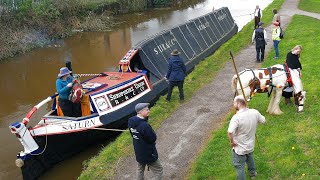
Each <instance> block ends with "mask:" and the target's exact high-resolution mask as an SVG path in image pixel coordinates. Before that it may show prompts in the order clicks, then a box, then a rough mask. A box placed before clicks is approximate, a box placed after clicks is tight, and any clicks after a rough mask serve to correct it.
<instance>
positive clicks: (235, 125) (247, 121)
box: [228, 95, 266, 180]
mask: <svg viewBox="0 0 320 180" xmlns="http://www.w3.org/2000/svg"><path fill="white" fill-rule="evenodd" d="M233 105H234V107H235V109H236V110H237V113H236V114H235V115H234V116H233V117H232V119H231V120H230V124H229V128H228V137H229V141H230V145H231V147H232V161H233V165H234V167H235V169H236V171H237V180H244V179H245V172H244V167H245V163H246V164H247V166H248V171H249V173H250V177H251V178H255V177H256V176H257V171H256V166H255V164H254V158H253V151H254V142H255V134H256V129H257V127H258V123H265V122H266V120H265V117H264V116H262V115H261V114H260V113H259V111H257V110H255V109H249V108H247V107H246V100H245V99H244V98H243V96H242V95H240V96H236V97H235V98H234V102H233Z"/></svg>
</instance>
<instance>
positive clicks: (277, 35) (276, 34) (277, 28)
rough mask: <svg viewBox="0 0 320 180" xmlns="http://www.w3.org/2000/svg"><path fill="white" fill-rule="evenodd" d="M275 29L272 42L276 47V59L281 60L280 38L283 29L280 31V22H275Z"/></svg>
mask: <svg viewBox="0 0 320 180" xmlns="http://www.w3.org/2000/svg"><path fill="white" fill-rule="evenodd" d="M273 25H274V28H273V30H272V41H273V47H274V51H275V53H276V55H275V57H274V59H278V58H279V48H278V47H279V43H280V41H281V38H280V33H281V29H280V24H279V22H277V21H275V22H273Z"/></svg>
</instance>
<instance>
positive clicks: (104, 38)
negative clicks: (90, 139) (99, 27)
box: [0, 0, 272, 180]
mask: <svg viewBox="0 0 320 180" xmlns="http://www.w3.org/2000/svg"><path fill="white" fill-rule="evenodd" d="M271 2H272V0H246V1H243V0H241V1H239V0H215V1H213V0H206V1H202V2H199V3H196V4H195V3H194V2H190V3H189V4H180V5H177V6H175V7H173V8H171V9H159V10H152V11H148V12H143V13H135V14H130V15H124V16H119V17H117V18H118V20H117V21H118V22H120V24H119V25H118V26H116V27H115V28H114V29H112V30H111V31H108V32H85V33H79V34H77V35H75V36H73V37H71V38H67V39H64V40H59V41H57V42H55V43H53V44H51V45H48V46H47V47H44V48H39V49H35V50H33V51H31V52H29V53H26V54H23V55H20V56H17V57H14V58H10V59H7V60H5V61H3V62H1V63H0V77H1V78H0V84H1V90H0V91H1V93H0V101H1V103H0V129H1V130H0V137H1V138H0V143H1V147H0V159H1V160H2V163H1V164H0V179H18V180H19V179H22V176H21V172H20V169H19V168H17V167H16V166H15V164H14V161H15V159H16V158H15V157H16V155H17V153H18V152H19V151H21V150H23V147H22V145H21V144H20V143H19V141H18V140H17V139H16V137H15V136H14V135H13V134H11V132H10V130H9V128H8V126H9V125H10V124H11V123H13V122H16V121H21V120H22V119H23V117H25V115H26V114H27V113H28V112H29V111H30V110H31V109H32V107H33V106H34V105H36V104H37V103H39V102H40V101H41V100H43V99H45V98H46V97H48V96H50V95H52V94H54V93H55V80H56V78H57V74H58V73H59V69H60V68H61V67H63V66H64V65H65V60H66V59H68V58H70V59H71V61H72V67H73V72H74V73H99V72H104V71H115V70H117V64H118V61H119V60H120V59H121V58H122V57H123V56H124V55H125V53H126V52H127V51H128V50H129V49H130V48H131V47H132V46H133V45H134V44H136V43H138V42H139V41H141V40H144V39H146V38H147V37H148V36H151V35H154V34H156V33H158V32H160V31H162V30H164V29H168V28H170V27H173V26H175V25H178V24H180V23H182V22H185V21H187V20H189V19H192V18H195V17H198V16H201V15H204V14H206V13H208V12H210V11H212V7H215V8H216V9H217V8H220V7H223V6H227V7H229V9H230V11H231V14H232V15H233V16H234V19H235V20H236V22H237V24H238V26H239V29H241V28H242V27H243V26H244V25H245V24H246V23H247V22H249V21H250V20H251V19H252V15H250V13H252V12H253V10H254V8H255V5H256V4H257V3H258V4H259V5H260V6H261V7H262V8H264V7H266V6H267V5H268V4H269V3H271ZM191 3H193V4H191ZM47 108H49V106H46V107H44V108H41V109H40V110H38V112H37V114H35V115H34V118H33V119H31V121H32V122H31V123H33V124H35V123H36V122H37V121H38V119H39V118H40V117H41V115H43V114H44V113H45V112H46V109H47ZM103 146H104V145H103V144H101V145H97V146H94V147H91V148H89V149H88V150H86V151H84V152H81V153H79V154H78V155H76V156H74V157H72V158H70V159H68V160H66V161H64V162H63V163H60V164H58V165H56V166H55V167H54V168H53V169H52V170H50V171H49V172H47V173H45V174H44V175H43V176H42V177H41V178H40V179H45V180H50V179H59V178H60V179H76V178H77V177H78V176H79V174H80V173H81V169H82V162H83V161H85V160H87V159H89V158H90V157H92V156H94V155H96V154H97V153H98V152H99V150H100V149H101V148H103Z"/></svg>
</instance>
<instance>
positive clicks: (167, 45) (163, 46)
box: [153, 38, 177, 55]
mask: <svg viewBox="0 0 320 180" xmlns="http://www.w3.org/2000/svg"><path fill="white" fill-rule="evenodd" d="M176 41H177V40H176V39H174V38H173V39H171V40H169V41H166V42H165V43H163V44H159V45H157V47H155V48H154V49H153V51H154V52H155V53H156V55H158V54H159V53H161V52H163V51H165V50H167V49H170V48H171V47H172V46H174V45H175V44H176Z"/></svg>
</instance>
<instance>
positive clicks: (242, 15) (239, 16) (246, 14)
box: [233, 13, 254, 18]
mask: <svg viewBox="0 0 320 180" xmlns="http://www.w3.org/2000/svg"><path fill="white" fill-rule="evenodd" d="M252 14H254V13H250V14H241V15H238V16H233V17H234V18H235V17H241V16H249V15H250V16H251V15H252Z"/></svg>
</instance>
